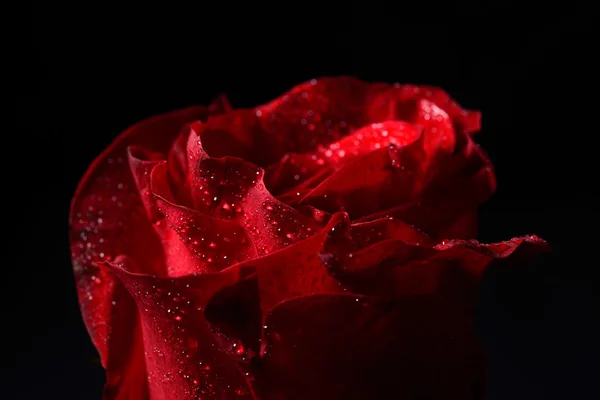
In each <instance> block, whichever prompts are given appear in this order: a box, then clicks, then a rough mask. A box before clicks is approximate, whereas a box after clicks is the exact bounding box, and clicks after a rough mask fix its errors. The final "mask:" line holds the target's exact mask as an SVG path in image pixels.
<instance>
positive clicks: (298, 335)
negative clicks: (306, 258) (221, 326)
mask: <svg viewBox="0 0 600 400" xmlns="http://www.w3.org/2000/svg"><path fill="white" fill-rule="evenodd" d="M266 325H267V329H266V336H265V341H266V343H265V344H266V346H265V347H266V351H265V353H264V354H263V357H262V359H261V362H260V363H259V364H258V366H257V370H258V372H257V383H258V386H259V389H260V394H261V395H262V396H263V397H261V398H263V399H265V400H271V399H286V400H296V399H298V400H305V399H315V400H331V399H357V400H358V399H392V398H394V399H432V400H454V399H456V400H480V399H481V398H482V395H483V383H484V380H485V363H484V358H483V353H482V349H481V347H480V346H479V344H478V341H477V337H476V335H475V332H474V329H473V327H472V325H471V323H470V322H469V321H468V320H465V318H464V317H463V316H462V315H460V314H456V313H455V312H454V311H453V310H452V309H451V308H449V307H447V306H446V305H445V303H444V301H443V300H441V299H440V298H436V297H425V296H410V297H404V298H400V299H397V300H394V301H387V300H382V299H376V298H370V297H365V296H357V295H350V294H325V295H313V296H306V297H299V298H295V299H291V300H289V301H286V302H284V303H281V304H279V305H278V306H277V307H276V308H275V309H274V310H273V311H272V312H271V314H270V315H269V317H268V319H267V322H266Z"/></svg>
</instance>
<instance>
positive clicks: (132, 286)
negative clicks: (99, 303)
mask: <svg viewBox="0 0 600 400" xmlns="http://www.w3.org/2000/svg"><path fill="white" fill-rule="evenodd" d="M133 264H134V263H133V261H132V260H131V259H129V258H127V257H119V258H117V259H116V260H115V262H114V263H108V264H107V266H108V267H110V268H111V269H112V270H113V271H114V272H115V273H116V275H117V276H118V277H119V280H120V281H121V282H122V283H123V285H124V286H125V287H126V288H127V290H128V291H129V293H130V295H131V296H132V297H133V299H134V300H135V302H136V304H137V308H138V311H139V317H140V321H141V329H142V332H143V337H144V340H143V346H144V354H145V363H146V369H147V374H148V381H147V387H148V392H149V397H150V398H153V399H169V398H181V399H188V398H203V399H215V400H220V399H223V398H236V399H238V398H239V399H254V398H255V396H254V395H253V394H252V388H251V383H250V378H249V377H248V378H247V376H248V375H247V374H246V373H245V372H244V371H243V367H244V366H243V364H242V363H240V355H239V354H238V353H237V352H235V351H234V350H235V346H233V344H234V343H232V342H231V341H230V340H229V338H227V337H224V336H221V335H219V334H216V333H214V332H213V331H212V329H211V327H210V325H209V324H208V323H207V322H206V320H205V318H204V312H203V310H204V308H205V306H206V304H207V302H208V299H210V298H211V297H212V296H213V294H214V293H215V292H216V291H218V290H220V289H222V288H224V287H227V286H231V285H233V284H234V283H235V282H238V281H240V280H241V279H244V277H245V271H244V270H242V269H239V268H228V269H226V270H223V271H222V272H219V273H206V274H200V275H188V276H185V277H180V278H167V277H156V276H150V275H144V274H136V273H132V272H130V271H129V270H130V269H133V270H137V269H138V268H136V267H135V266H134V265H133ZM123 326H128V325H126V324H123ZM140 393H142V392H140ZM135 398H139V396H135Z"/></svg>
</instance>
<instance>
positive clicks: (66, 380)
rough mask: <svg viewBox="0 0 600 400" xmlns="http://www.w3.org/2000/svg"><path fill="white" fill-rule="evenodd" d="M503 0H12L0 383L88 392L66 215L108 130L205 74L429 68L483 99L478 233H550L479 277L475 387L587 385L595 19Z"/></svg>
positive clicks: (269, 93)
mask: <svg viewBox="0 0 600 400" xmlns="http://www.w3.org/2000/svg"><path fill="white" fill-rule="evenodd" d="M73 4H76V3H73ZM86 4H87V3H86ZM167 4H169V5H168V6H167ZM278 4H279V5H278ZM517 4H518V3H514V4H512V3H511V2H506V1H504V2H494V3H488V4H486V5H482V3H476V2H466V1H464V2H461V3H458V4H451V3H445V5H443V6H441V5H438V4H436V3H434V2H427V3H422V4H421V5H418V6H417V5H416V4H410V3H407V4H402V3H396V4H394V3H393V2H390V3H388V4H386V3H379V2H377V1H364V2H353V3H340V4H339V5H334V4H326V3H325V2H324V1H321V2H320V3H315V4H311V3H310V2H296V3H273V4H272V5H270V4H262V3H255V2H250V3H240V4H237V3H225V2H223V3H218V4H208V3H200V2H198V3H197V4H196V5H195V6H186V7H180V6H177V5H175V4H174V3H166V2H165V3H164V4H163V5H162V6H161V7H158V6H157V7H154V6H148V5H147V4H146V5H144V6H139V7H136V6H134V5H128V6H124V5H123V3H121V5H120V6H119V7H108V6H106V5H102V6H101V5H100V3H98V5H97V6H92V5H91V4H87V6H86V8H85V9H77V8H76V7H75V5H71V6H59V5H56V4H54V3H53V4H52V5H46V6H43V7H42V6H35V7H33V9H32V10H28V11H32V12H31V13H28V14H27V18H26V23H25V24H24V25H22V26H25V27H26V28H25V29H24V36H23V37H26V38H28V39H29V38H32V39H33V41H32V42H31V43H32V45H33V47H31V46H24V45H23V44H22V41H17V40H13V41H12V46H10V50H11V51H12V50H14V51H15V55H14V56H13V57H11V62H10V65H14V66H15V68H14V71H12V72H14V73H11V74H7V75H6V76H5V86H6V87H7V88H10V89H16V90H15V93H14V96H12V98H13V99H16V102H17V108H16V114H15V115H16V118H17V127H16V129H15V130H14V131H13V132H6V133H5V135H6V136H5V137H6V138H7V139H6V140H7V142H6V143H8V145H7V146H6V147H5V149H6V150H5V152H4V155H5V160H8V161H9V169H6V170H5V171H4V172H5V174H4V175H5V178H8V180H6V179H5V181H4V184H3V188H4V193H3V194H4V196H3V197H4V199H5V201H7V202H8V206H7V205H5V206H4V207H5V208H4V213H3V214H5V215H6V216H8V217H9V218H8V221H9V222H8V223H7V224H10V225H9V229H8V230H7V231H6V232H7V233H8V236H9V238H8V239H6V240H5V243H6V244H8V247H9V248H8V250H7V251H6V254H8V255H9V257H7V258H5V261H4V264H3V269H4V271H3V274H2V286H3V290H2V303H1V304H2V309H3V310H2V321H3V322H2V325H1V326H2V332H3V336H4V338H3V339H2V341H3V343H2V346H3V351H2V353H3V355H2V367H3V370H4V371H3V372H2V378H1V379H2V382H3V388H2V389H0V390H2V393H4V395H1V396H0V397H2V398H7V399H34V398H57V399H84V400H85V399H96V398H100V393H101V388H102V383H103V372H102V369H101V367H100V365H99V362H98V360H97V356H96V353H95V351H94V349H93V347H92V345H91V343H90V341H89V339H88V336H87V333H86V331H85V328H84V327H83V323H82V321H81V317H80V315H79V309H78V305H77V301H76V295H75V287H74V279H73V277H72V272H71V267H70V258H69V246H68V236H67V215H68V207H69V201H70V197H71V196H72V194H73V192H74V190H75V187H76V185H77V182H78V180H79V179H80V178H81V177H82V175H83V173H84V172H85V169H86V168H87V166H88V165H89V163H90V162H91V161H92V160H93V158H94V157H95V156H96V155H97V154H99V152H100V151H101V150H102V149H103V148H104V147H105V146H107V145H108V144H109V143H110V141H111V140H112V139H113V138H114V137H115V136H116V135H117V134H118V133H119V132H120V131H122V130H123V129H124V128H126V127H127V126H129V125H130V124H133V123H135V122H136V121H138V120H141V119H143V118H146V117H149V116H151V115H153V114H156V113H161V112H165V111H169V110H172V109H176V108H180V107H184V106H187V105H191V104H206V103H207V102H208V101H209V100H210V99H211V98H212V97H214V95H215V94H217V93H219V92H224V93H227V94H228V96H229V98H230V101H231V103H232V104H233V105H234V106H235V107H250V106H253V105H256V104H259V103H262V102H265V101H267V100H269V99H271V98H273V97H275V96H277V95H279V94H281V93H282V92H283V91H285V90H287V89H288V88H290V87H291V86H293V85H294V84H296V83H300V82H302V81H305V80H308V79H311V78H315V77H320V76H326V75H341V74H349V75H356V76H358V77H360V78H363V79H365V80H371V81H387V82H396V81H398V82H403V83H422V84H432V85H437V86H441V87H443V88H445V89H446V90H447V91H448V92H450V93H451V94H452V95H453V97H454V98H455V99H457V100H458V101H459V102H460V103H461V104H462V105H463V106H465V107H467V108H473V109H479V110H482V111H483V131H482V132H481V133H480V134H479V135H478V136H477V137H476V139H477V141H478V142H479V143H481V144H482V146H483V147H484V148H485V149H486V150H487V151H488V152H489V154H490V157H491V158H492V161H493V162H494V164H495V167H496V171H497V177H498V182H499V186H498V191H497V193H496V195H495V196H494V198H493V200H491V201H490V202H489V203H487V204H486V205H484V206H483V207H482V208H481V234H480V238H481V239H482V240H483V241H495V240H502V239H507V238H509V237H512V236H517V235H522V234H526V233H536V234H538V235H540V236H542V237H544V238H545V239H547V240H548V241H550V243H551V245H552V246H553V248H554V252H553V253H552V254H551V255H549V256H547V257H544V258H542V259H540V260H539V261H538V262H537V263H535V264H533V265H531V266H529V267H527V268H523V269H521V270H518V271H490V273H489V274H488V276H487V277H486V280H485V282H484V289H485V290H484V295H483V297H482V300H481V304H480V307H479V312H478V315H477V319H478V325H479V328H480V333H481V338H482V340H483V342H484V344H485V346H486V349H487V351H488V354H489V358H490V382H489V400H499V399H513V400H518V399H528V400H533V399H583V398H595V396H598V393H599V389H598V386H597V385H596V384H595V380H596V379H597V376H596V375H597V371H598V368H597V360H598V359H599V358H600V351H599V346H598V340H597V338H598V337H600V330H599V328H598V327H597V326H596V324H595V323H594V320H595V319H597V317H598V315H600V314H599V313H598V308H597V305H596V304H595V303H594V301H593V300H594V298H593V292H594V291H596V293H598V292H597V291H598V285H597V282H594V281H592V270H593V269H594V268H595V267H596V266H597V264H596V263H597V261H596V260H595V257H593V254H594V253H595V252H596V248H595V243H594V239H595V237H594V236H595V235H596V234H597V233H596V232H597V226H598V213H599V212H598V209H597V203H598V200H599V197H598V195H597V194H596V193H595V186H596V184H597V181H598V180H597V172H598V168H597V160H598V155H597V154H598V150H597V149H598V147H597V145H596V142H597V141H596V137H597V136H598V127H599V124H598V121H599V118H600V115H599V114H598V111H597V110H598V95H597V93H598V78H597V75H596V72H597V71H598V70H599V65H598V62H597V61H596V60H595V57H596V54H595V53H597V49H598V46H597V43H596V42H595V40H594V39H593V36H594V34H597V33H598V32H594V27H593V25H592V24H593V22H594V21H593V18H592V17H593V12H592V11H591V9H586V8H585V7H584V6H582V5H581V4H577V3H576V2H573V1H569V2H566V3H563V4H560V5H556V6H550V5H549V4H545V5H544V6H542V5H541V4H540V5H534V4H529V5H524V4H522V3H521V5H517ZM582 4H583V3H582ZM590 7H591V6H590ZM12 194H14V197H13V195H12ZM5 396H6V397H5Z"/></svg>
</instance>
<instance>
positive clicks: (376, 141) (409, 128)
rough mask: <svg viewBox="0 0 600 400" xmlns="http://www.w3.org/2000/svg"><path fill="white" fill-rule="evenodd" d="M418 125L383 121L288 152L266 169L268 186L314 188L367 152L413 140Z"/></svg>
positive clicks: (274, 189) (288, 188)
mask: <svg viewBox="0 0 600 400" xmlns="http://www.w3.org/2000/svg"><path fill="white" fill-rule="evenodd" d="M420 135H421V128H420V127H417V126H414V125H411V124H409V123H406V122H402V121H386V122H381V123H377V124H371V125H369V126H366V127H363V128H361V129H359V130H357V131H355V132H354V133H352V134H350V135H348V136H346V137H344V138H342V139H341V140H339V141H337V142H334V143H331V144H329V145H327V146H320V145H319V146H317V149H316V151H314V152H310V153H302V154H297V153H288V154H286V156H285V157H284V158H283V159H282V160H281V161H280V163H279V164H273V165H271V166H270V167H269V168H268V169H267V170H266V172H267V173H268V177H267V178H266V179H267V180H268V182H269V185H268V187H269V189H271V190H272V191H274V192H275V193H281V192H283V191H284V190H286V189H287V190H290V191H291V192H293V191H295V190H296V188H315V187H316V186H317V185H318V184H319V183H321V182H322V181H323V180H325V179H327V178H328V176H330V175H331V174H333V173H335V172H336V171H338V170H340V169H341V168H343V167H344V166H346V165H348V164H350V163H351V162H352V161H354V160H356V159H358V158H360V157H361V156H364V155H366V154H368V153H370V152H373V151H376V150H378V149H382V148H386V147H389V146H391V145H392V146H406V145H408V144H410V143H413V142H414V141H416V140H417V139H418V138H419V137H420Z"/></svg>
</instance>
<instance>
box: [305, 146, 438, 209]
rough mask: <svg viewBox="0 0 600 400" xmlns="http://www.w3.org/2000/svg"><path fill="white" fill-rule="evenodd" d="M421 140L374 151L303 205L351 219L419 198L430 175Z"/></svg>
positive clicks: (427, 155) (309, 196)
mask: <svg viewBox="0 0 600 400" xmlns="http://www.w3.org/2000/svg"><path fill="white" fill-rule="evenodd" d="M426 142H427V139H426V138H425V137H424V136H421V137H420V138H419V139H418V140H416V141H415V142H413V143H410V144H408V145H406V146H401V147H396V146H394V145H391V144H390V145H389V147H385V148H380V149H378V150H375V151H372V152H370V153H368V154H366V155H364V156H363V157H360V158H359V159H357V160H356V161H354V162H350V163H349V164H347V165H345V166H344V167H343V168H342V169H340V170H339V171H337V172H336V173H335V174H333V175H331V176H330V177H329V178H327V179H326V180H325V181H323V182H322V183H321V184H319V185H318V186H317V187H316V188H315V189H313V190H312V191H311V192H309V193H308V194H307V195H306V196H304V197H303V198H302V199H301V201H300V204H306V205H312V206H314V207H316V208H319V209H322V210H325V211H328V212H334V211H336V210H343V211H346V212H347V213H349V214H350V215H351V216H352V218H359V217H361V216H365V215H369V214H373V213H375V212H377V211H380V210H386V209H390V208H392V207H394V206H396V205H398V204H402V203H403V202H406V201H408V200H410V199H412V198H414V197H415V196H418V195H419V193H420V192H421V190H422V188H423V187H425V186H426V185H427V183H428V179H429V176H430V175H431V171H430V170H429V169H428V168H427V166H428V165H429V163H428V162H427V160H428V159H429V158H431V157H433V154H432V153H427V151H426V150H425V145H426Z"/></svg>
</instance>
